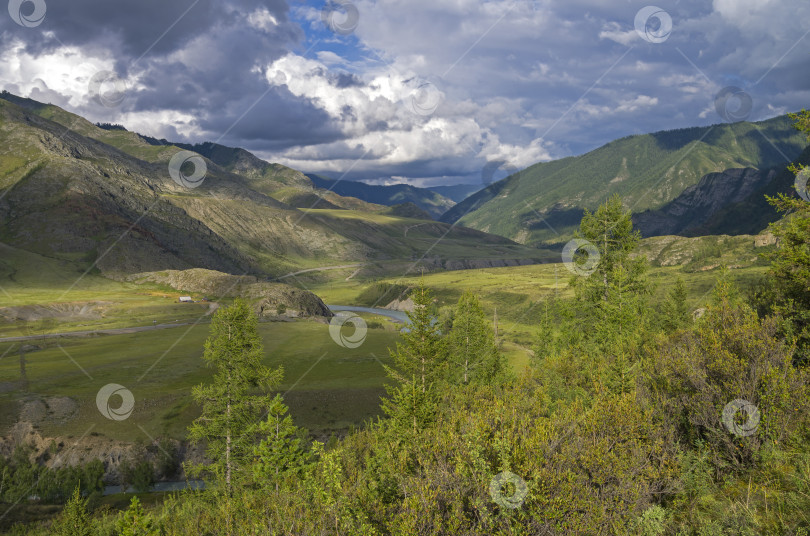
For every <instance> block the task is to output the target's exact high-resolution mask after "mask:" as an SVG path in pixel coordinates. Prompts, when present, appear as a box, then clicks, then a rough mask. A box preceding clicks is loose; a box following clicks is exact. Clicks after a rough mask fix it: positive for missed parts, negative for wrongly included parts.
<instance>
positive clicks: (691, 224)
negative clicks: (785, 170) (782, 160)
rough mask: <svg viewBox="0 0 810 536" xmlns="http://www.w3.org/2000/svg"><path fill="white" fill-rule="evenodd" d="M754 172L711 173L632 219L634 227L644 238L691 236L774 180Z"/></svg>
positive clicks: (746, 169) (771, 173) (751, 170)
mask: <svg viewBox="0 0 810 536" xmlns="http://www.w3.org/2000/svg"><path fill="white" fill-rule="evenodd" d="M775 174H776V172H775V171H770V172H765V171H760V170H758V169H753V168H739V169H727V170H725V171H723V172H722V173H709V174H708V175H704V176H703V177H702V178H701V179H700V181H699V182H698V183H697V184H696V185H694V186H690V187H689V188H687V189H686V190H684V191H683V193H681V195H679V196H678V197H676V198H675V199H673V200H672V201H670V202H669V203H667V204H666V205H664V206H663V207H661V208H660V209H658V210H648V211H645V212H641V213H639V214H634V215H633V225H634V226H635V227H636V228H637V229H639V230H640V231H641V235H642V236H643V237H645V238H646V237H650V236H664V235H678V234H679V235H684V234H686V235H688V234H689V231H690V230H692V229H696V228H698V227H700V225H702V224H703V223H705V222H706V221H708V220H709V219H710V218H711V217H712V216H713V215H714V214H716V213H717V212H718V211H720V210H721V209H723V208H724V207H726V206H728V205H731V204H734V203H738V202H741V201H743V200H744V199H746V198H747V197H748V196H749V195H751V194H752V193H753V192H754V191H756V190H757V189H759V188H761V187H763V186H764V185H765V184H767V183H768V182H769V181H770V180H771V179H773V177H774V176H775Z"/></svg>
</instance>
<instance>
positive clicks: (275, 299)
mask: <svg viewBox="0 0 810 536" xmlns="http://www.w3.org/2000/svg"><path fill="white" fill-rule="evenodd" d="M127 279H128V280H129V281H134V282H136V283H146V282H151V283H158V284H161V285H168V286H170V287H172V288H174V289H177V290H181V291H184V292H192V293H198V294H202V295H204V296H205V297H208V298H224V297H237V296H240V297H243V298H245V299H248V300H250V301H251V302H252V303H253V307H254V309H255V311H256V313H257V314H259V315H260V316H275V315H277V314H279V311H280V307H283V310H284V314H285V315H286V316H302V317H304V316H306V317H308V316H324V317H331V316H332V312H331V311H330V310H329V308H328V307H327V306H326V304H325V303H323V301H322V300H321V299H320V298H319V297H318V296H316V295H315V294H313V293H312V292H309V291H307V290H303V289H299V288H296V287H293V286H290V285H287V284H284V283H271V282H265V281H260V280H258V279H257V278H255V277H253V276H250V275H241V276H240V275H231V274H225V273H222V272H217V271H215V270H206V269H203V268H193V269H191V270H164V271H162V272H147V273H142V274H135V275H132V276H129V277H128V278H127Z"/></svg>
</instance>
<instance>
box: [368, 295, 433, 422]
mask: <svg viewBox="0 0 810 536" xmlns="http://www.w3.org/2000/svg"><path fill="white" fill-rule="evenodd" d="M410 296H411V298H412V299H413V302H414V309H413V311H411V312H409V313H408V318H409V319H410V324H409V325H408V326H407V330H404V331H403V333H402V342H398V343H397V346H396V350H395V351H392V352H391V357H392V358H393V360H394V366H393V367H386V372H387V373H388V376H389V378H390V379H392V380H393V381H394V383H393V384H392V385H386V391H387V392H388V395H389V398H385V399H383V401H382V409H383V411H384V412H385V413H386V414H387V415H388V416H389V417H391V418H393V419H394V420H395V421H396V422H399V423H401V424H403V425H405V426H407V427H409V428H411V429H412V430H413V431H414V433H415V432H416V430H417V429H418V428H421V427H423V426H425V425H427V424H428V423H429V422H430V421H431V420H432V419H433V415H434V414H435V410H436V404H437V398H438V396H437V391H436V384H437V383H438V382H439V381H442V380H444V379H445V378H446V374H447V360H446V350H445V344H444V341H443V339H442V336H441V333H440V330H439V324H438V322H435V321H434V317H433V315H432V314H431V305H432V303H433V295H432V293H431V292H430V289H428V288H427V287H425V286H424V283H422V282H420V284H419V286H418V287H416V288H415V289H414V290H413V291H412V292H411V294H410Z"/></svg>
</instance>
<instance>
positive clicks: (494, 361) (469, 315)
mask: <svg viewBox="0 0 810 536" xmlns="http://www.w3.org/2000/svg"><path fill="white" fill-rule="evenodd" d="M448 358H449V371H448V372H449V376H450V378H451V380H452V381H454V382H458V383H462V384H469V383H490V382H492V381H493V380H494V379H495V378H496V377H497V376H498V375H499V374H501V373H502V372H503V370H504V364H503V357H502V356H501V353H500V352H499V351H498V348H497V346H496V345H495V338H494V336H493V332H492V328H491V327H490V324H489V322H488V319H487V316H486V314H485V313H484V309H483V307H481V302H480V301H479V300H478V298H477V297H476V296H475V294H473V293H472V292H470V291H467V292H465V293H464V294H462V295H461V298H459V300H458V304H457V305H456V310H455V314H454V315H453V322H452V325H451V329H450V333H449V337H448Z"/></svg>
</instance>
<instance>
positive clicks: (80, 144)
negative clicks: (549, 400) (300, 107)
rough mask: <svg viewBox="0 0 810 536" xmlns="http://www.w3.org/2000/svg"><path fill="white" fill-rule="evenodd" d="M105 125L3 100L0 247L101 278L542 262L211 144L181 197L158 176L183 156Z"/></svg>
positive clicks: (409, 210) (535, 255) (493, 239)
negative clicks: (201, 172) (195, 182)
mask: <svg viewBox="0 0 810 536" xmlns="http://www.w3.org/2000/svg"><path fill="white" fill-rule="evenodd" d="M103 126H104V127H105V128H102V126H97V125H94V124H92V123H91V122H89V121H87V120H85V119H84V118H82V117H79V116H77V115H74V114H71V113H69V112H67V111H65V110H63V109H61V108H58V107H56V106H52V105H49V104H43V103H39V102H36V101H33V100H30V99H24V98H20V97H16V96H14V95H12V94H10V93H3V94H2V95H0V242H3V243H4V244H7V245H9V246H11V247H14V248H18V249H20V250H24V251H30V252H33V253H36V254H39V255H43V256H46V257H55V258H59V259H64V260H68V261H70V262H73V263H75V264H76V265H77V266H79V267H81V268H84V269H87V270H91V269H92V270H97V271H100V272H101V273H103V274H104V275H107V276H111V277H125V276H126V275H128V274H132V273H141V272H151V271H157V270H168V269H177V270H184V269H189V268H207V269H211V270H217V271H220V272H225V273H233V274H250V275H255V276H258V277H260V278H261V277H265V278H274V277H279V276H282V275H284V274H287V273H290V272H294V271H297V270H301V269H310V268H317V267H322V266H327V265H335V264H346V263H357V264H363V265H369V266H370V268H369V269H370V270H377V271H379V272H385V271H387V270H388V271H395V272H400V273H401V272H402V271H403V270H405V269H407V268H408V267H410V268H412V269H418V267H417V265H420V264H421V265H422V267H425V266H427V267H428V268H431V269H432V268H443V267H458V268H462V267H471V266H488V265H492V266H497V265H503V264H505V263H508V264H513V263H525V262H538V261H541V260H543V258H548V257H549V254H548V253H545V252H540V251H538V250H536V249H532V248H527V247H525V246H522V245H519V244H516V243H514V242H512V241H511V240H509V239H505V238H502V237H500V236H497V235H492V234H487V233H484V232H480V231H476V230H473V229H468V228H465V227H463V226H451V225H449V224H445V223H440V222H436V221H433V220H429V219H419V218H414V217H412V216H414V215H417V216H418V215H419V214H421V212H420V211H418V209H415V207H413V206H410V205H405V206H400V207H386V206H383V205H378V204H373V203H367V202H365V201H362V200H360V199H356V198H351V197H346V196H341V195H339V194H336V193H334V192H325V191H322V190H320V189H318V188H316V187H314V186H313V185H312V183H311V181H310V179H309V178H307V177H306V176H305V175H304V174H303V173H301V172H299V171H296V170H293V169H291V168H287V167H285V166H282V165H279V164H273V163H268V162H265V161H263V160H261V159H259V158H257V157H255V156H254V155H252V154H251V153H249V152H247V151H244V150H242V149H233V148H227V147H224V146H219V145H216V144H204V145H202V146H193V147H192V149H193V150H194V151H195V152H196V153H198V154H200V155H201V156H202V158H203V162H204V163H205V166H204V167H205V168H206V173H205V176H204V180H202V181H200V184H199V186H197V187H195V188H188V187H186V186H184V185H183V184H180V183H178V182H175V180H173V179H172V178H171V176H170V173H169V169H168V168H169V164H170V162H171V160H172V158H173V157H174V156H175V155H177V154H178V153H179V152H180V151H182V150H184V149H188V148H189V147H184V146H176V145H165V144H162V143H155V140H151V139H147V138H146V137H144V136H140V135H138V134H136V133H134V132H129V131H126V130H123V129H121V128H111V127H110V126H108V125H103ZM198 158H199V157H198ZM183 169H185V168H183ZM193 169H194V168H193ZM183 173H189V174H190V173H191V170H185V171H183ZM403 214H405V215H403ZM439 242H441V247H440V248H436V247H435V245H436V244H437V243H439Z"/></svg>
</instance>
